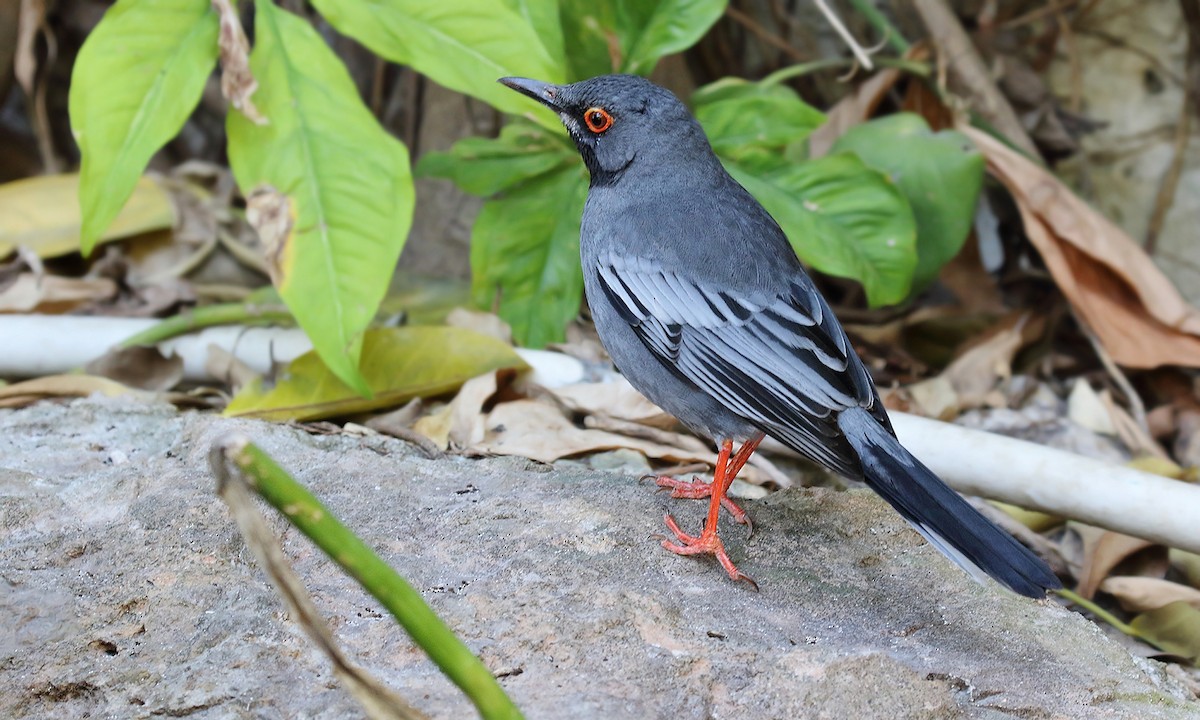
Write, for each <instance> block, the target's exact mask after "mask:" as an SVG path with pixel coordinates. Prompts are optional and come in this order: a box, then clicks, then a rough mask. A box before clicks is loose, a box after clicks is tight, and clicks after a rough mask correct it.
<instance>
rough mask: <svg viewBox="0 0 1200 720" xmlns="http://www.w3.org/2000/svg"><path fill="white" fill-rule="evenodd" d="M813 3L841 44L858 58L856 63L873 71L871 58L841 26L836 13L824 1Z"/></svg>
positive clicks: (814, 0) (843, 26)
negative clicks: (844, 44)
mask: <svg viewBox="0 0 1200 720" xmlns="http://www.w3.org/2000/svg"><path fill="white" fill-rule="evenodd" d="M813 3H814V4H815V5H816V6H817V9H818V10H820V11H821V14H822V15H824V16H825V19H826V20H828V21H829V24H830V25H832V26H833V30H834V32H836V33H837V34H838V35H839V36H840V37H841V38H842V42H844V43H846V45H847V46H848V47H849V48H850V52H852V53H854V57H856V58H858V62H859V63H861V64H862V66H863V67H864V68H866V69H867V70H874V69H875V65H874V64H873V63H872V62H871V56H870V55H868V54H867V51H866V50H864V49H863V47H862V46H861V45H859V44H858V41H857V40H855V39H854V36H853V35H851V34H850V31H849V30H847V29H846V26H845V25H843V24H842V20H841V18H839V17H838V16H837V13H835V12H834V11H833V9H832V8H830V7H829V5H827V4H826V3H825V0H813Z"/></svg>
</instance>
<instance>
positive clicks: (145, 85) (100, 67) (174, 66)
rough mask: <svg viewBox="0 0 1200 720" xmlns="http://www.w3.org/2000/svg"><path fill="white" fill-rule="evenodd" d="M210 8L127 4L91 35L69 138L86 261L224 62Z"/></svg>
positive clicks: (191, 2)
mask: <svg viewBox="0 0 1200 720" xmlns="http://www.w3.org/2000/svg"><path fill="white" fill-rule="evenodd" d="M217 30H218V23H217V14H216V12H215V11H214V10H213V9H212V5H211V4H210V3H209V2H208V0H158V1H157V2H138V1H137V0H120V2H118V3H117V4H116V5H114V6H113V7H111V8H109V10H108V12H106V13H105V14H104V18H103V19H102V20H101V21H100V24H98V25H97V26H96V28H95V29H94V30H93V31H92V32H91V34H90V35H88V37H87V40H86V41H85V42H84V43H83V47H82V48H81V49H80V50H79V56H78V57H77V58H76V59H75V66H74V69H73V70H72V73H71V93H70V101H69V105H70V108H69V109H70V115H71V130H72V132H73V133H74V134H75V140H76V142H78V143H79V150H80V153H81V154H82V156H83V162H82V166H81V168H80V178H81V180H80V183H79V204H80V206H81V209H82V213H83V225H82V227H81V228H80V235H79V244H80V246H81V247H82V249H83V252H84V253H85V254H87V253H89V252H91V250H92V247H93V246H94V245H95V243H96V240H97V239H99V238H100V237H101V235H103V233H104V231H105V229H107V228H108V226H109V224H110V223H111V222H112V221H113V219H114V218H115V217H116V216H117V213H118V212H120V210H121V207H122V206H123V205H124V204H125V201H126V200H128V199H129V196H130V194H132V193H133V188H134V186H135V185H136V184H137V182H138V178H140V177H141V175H142V171H143V170H145V169H146V164H147V163H149V162H150V158H151V156H153V155H154V153H156V152H158V149H159V148H161V147H162V146H163V145H164V144H165V143H166V142H167V141H168V140H170V139H171V138H173V137H174V136H175V135H176V134H177V133H178V132H179V129H180V128H182V127H183V123H184V122H185V121H186V120H187V118H188V115H191V113H192V110H193V109H194V108H195V107H196V104H197V103H198V102H200V95H201V93H202V92H203V91H204V84H205V82H207V80H208V76H209V74H211V73H212V69H213V66H214V65H215V64H216V62H217Z"/></svg>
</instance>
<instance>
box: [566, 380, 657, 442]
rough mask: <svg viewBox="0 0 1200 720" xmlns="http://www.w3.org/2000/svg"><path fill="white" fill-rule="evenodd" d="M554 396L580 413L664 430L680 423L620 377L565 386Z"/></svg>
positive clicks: (567, 406)
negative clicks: (606, 380)
mask: <svg viewBox="0 0 1200 720" xmlns="http://www.w3.org/2000/svg"><path fill="white" fill-rule="evenodd" d="M550 393H551V394H552V395H553V396H554V397H555V398H556V399H557V400H558V401H559V402H561V403H562V404H563V406H564V407H566V408H568V409H569V410H573V411H575V412H578V413H584V414H587V415H603V416H605V417H610V418H614V419H616V420H628V421H630V422H636V423H640V424H642V425H649V426H651V427H655V428H659V429H663V430H665V429H669V428H672V427H675V426H676V425H677V424H678V421H677V420H676V419H675V418H674V417H672V416H671V415H668V414H667V413H666V412H663V410H662V408H660V407H658V406H657V405H655V404H654V403H652V402H650V401H649V400H647V399H646V397H645V396H644V395H642V394H641V393H640V392H638V391H637V390H635V389H634V388H633V386H632V385H630V384H629V381H628V380H626V379H625V377H624V376H620V375H619V376H616V377H614V378H613V379H612V380H610V381H608V382H598V383H575V384H572V385H564V386H562V387H558V388H554V389H552V390H551V391H550Z"/></svg>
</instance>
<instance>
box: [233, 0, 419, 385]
mask: <svg viewBox="0 0 1200 720" xmlns="http://www.w3.org/2000/svg"><path fill="white" fill-rule="evenodd" d="M256 8H257V14H256V22H255V45H254V51H253V52H252V53H251V55H250V68H251V70H252V71H253V73H254V76H255V77H256V78H257V79H258V82H259V90H258V92H257V93H256V94H255V96H254V101H255V104H256V105H257V106H258V109H259V111H260V112H261V113H262V114H263V115H264V116H266V118H267V120H268V121H269V124H267V125H262V126H260V125H255V124H254V123H252V122H250V121H249V120H247V119H246V117H245V116H243V115H242V114H241V113H240V112H237V111H232V110H231V111H230V113H229V121H228V134H229V162H230V165H231V166H232V167H233V172H234V176H235V177H236V178H237V181H238V185H239V186H241V188H242V190H243V191H244V192H246V193H249V192H251V190H253V189H255V188H257V187H260V186H262V185H264V184H266V185H270V186H273V187H274V188H276V189H277V190H278V191H280V192H282V193H283V194H284V195H286V196H287V197H288V199H289V201H290V203H291V208H290V212H291V213H292V222H291V227H290V232H289V233H288V235H287V237H286V238H285V239H284V240H283V245H282V247H281V248H280V249H278V250H277V251H274V252H272V256H273V258H275V262H274V265H275V268H274V269H275V274H274V279H275V282H276V287H278V289H279V294H280V296H281V297H282V298H283V300H284V302H286V303H287V305H288V307H289V308H290V309H291V311H292V313H293V314H294V315H295V316H296V320H297V321H299V323H300V325H301V326H302V327H303V328H304V330H305V331H306V332H307V333H308V336H309V337H310V338H311V339H312V341H313V346H314V347H315V348H316V350H317V352H318V353H320V355H321V358H322V359H323V360H324V361H325V363H326V364H327V365H328V366H329V367H330V369H331V370H332V371H333V372H334V373H335V374H336V375H337V376H338V377H339V378H341V379H342V380H343V381H344V382H346V383H347V384H349V385H350V386H352V387H354V388H355V389H356V390H359V391H363V392H366V391H367V385H366V383H365V381H364V380H363V379H362V377H361V375H359V373H358V360H359V354H360V352H361V348H362V333H363V330H364V329H365V328H366V327H367V323H369V322H370V320H371V318H372V317H373V316H374V314H375V309H376V307H378V305H379V302H380V300H381V299H382V298H383V296H384V293H385V292H386V291H387V286H388V281H389V280H390V278H391V276H392V272H393V270H394V269H395V267H396V261H397V259H398V258H399V257H400V250H401V249H402V248H403V247H404V240H405V238H406V236H407V234H408V228H409V225H410V224H411V221H412V210H413V186H412V176H411V173H410V169H409V161H408V151H407V150H405V148H404V145H402V144H401V143H399V142H397V141H396V140H395V139H393V138H392V137H390V136H389V135H388V134H387V133H386V132H384V130H383V129H382V128H381V127H379V124H378V123H377V122H376V121H375V118H374V117H373V116H372V115H371V113H370V111H368V110H367V108H366V107H365V106H364V105H363V103H362V100H361V99H360V98H359V96H358V92H357V90H356V89H355V86H354V83H353V81H352V80H351V79H350V76H349V74H348V73H347V72H346V68H345V67H344V66H343V65H342V63H341V61H339V60H338V58H337V56H335V55H334V54H333V52H332V51H331V50H330V49H329V47H328V46H327V45H326V44H325V41H324V40H322V39H321V37H320V36H319V35H317V33H316V32H315V31H314V30H313V29H312V27H311V26H310V25H309V24H308V23H307V22H305V21H303V20H301V19H300V18H298V17H296V16H295V15H292V14H290V13H288V12H285V11H283V10H281V9H279V8H278V7H276V6H275V5H274V4H273V3H272V2H270V0H257V2H256Z"/></svg>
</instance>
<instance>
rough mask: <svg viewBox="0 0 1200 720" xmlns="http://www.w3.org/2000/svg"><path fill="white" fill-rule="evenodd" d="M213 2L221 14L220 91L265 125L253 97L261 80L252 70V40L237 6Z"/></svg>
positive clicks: (233, 104)
mask: <svg viewBox="0 0 1200 720" xmlns="http://www.w3.org/2000/svg"><path fill="white" fill-rule="evenodd" d="M212 6H213V9H214V10H216V11H217V16H218V17H219V18H220V28H221V29H220V34H219V35H218V36H217V47H218V48H219V49H220V53H221V94H222V95H224V96H225V99H226V100H228V101H229V104H230V105H232V106H234V107H235V108H237V109H238V110H240V111H241V112H242V114H243V115H245V116H246V117H247V118H249V119H250V121H251V122H253V123H254V124H255V125H266V124H267V119H266V118H265V117H263V116H262V114H261V113H259V111H258V108H257V107H255V106H254V101H253V100H251V99H250V98H251V96H252V95H253V94H254V91H255V90H257V89H258V80H255V79H254V75H253V74H251V72H250V43H249V41H247V40H246V32H245V31H244V30H242V23H241V21H240V20H238V15H237V10H235V9H234V7H233V5H231V4H230V2H229V0H212Z"/></svg>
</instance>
